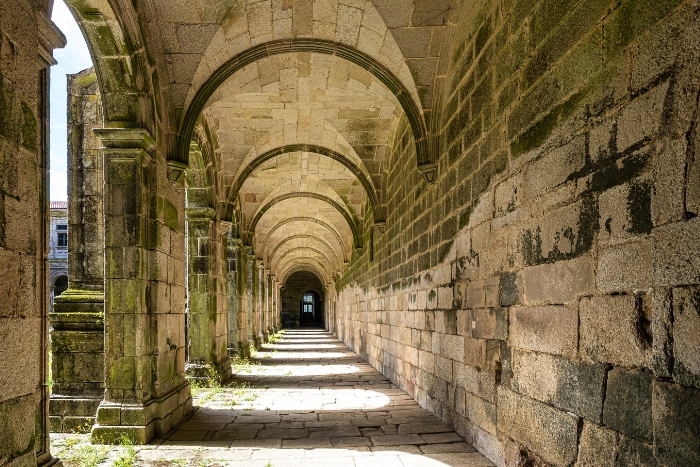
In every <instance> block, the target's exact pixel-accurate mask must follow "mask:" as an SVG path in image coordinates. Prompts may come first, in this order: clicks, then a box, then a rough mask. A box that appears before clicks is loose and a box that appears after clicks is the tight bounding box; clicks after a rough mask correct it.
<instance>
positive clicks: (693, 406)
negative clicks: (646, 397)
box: [652, 381, 700, 465]
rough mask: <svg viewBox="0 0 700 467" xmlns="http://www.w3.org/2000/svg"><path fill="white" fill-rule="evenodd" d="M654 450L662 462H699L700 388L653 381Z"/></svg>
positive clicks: (681, 463)
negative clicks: (699, 399)
mask: <svg viewBox="0 0 700 467" xmlns="http://www.w3.org/2000/svg"><path fill="white" fill-rule="evenodd" d="M652 397H653V400H652V410H653V420H654V454H655V455H656V458H657V459H658V460H659V463H660V464H661V465H693V464H698V463H700V446H698V443H697V440H698V439H700V406H699V405H698V403H697V401H698V398H700V389H695V388H686V387H683V386H679V385H674V384H668V383H662V382H658V381H657V382H655V383H654V392H653V396H652Z"/></svg>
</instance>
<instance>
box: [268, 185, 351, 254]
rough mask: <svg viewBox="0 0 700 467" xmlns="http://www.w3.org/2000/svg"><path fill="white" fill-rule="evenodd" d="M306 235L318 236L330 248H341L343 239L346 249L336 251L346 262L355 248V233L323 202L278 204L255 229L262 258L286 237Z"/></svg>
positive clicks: (302, 200)
mask: <svg viewBox="0 0 700 467" xmlns="http://www.w3.org/2000/svg"><path fill="white" fill-rule="evenodd" d="M300 219H308V220H300ZM312 219H313V221H314V222H312V221H311V220H312ZM288 220H291V222H287V221H288ZM273 229H274V232H272V233H271V235H269V236H268V235H267V234H268V233H269V232H271V231H273ZM303 234H311V235H314V236H315V237H318V238H319V239H322V240H323V241H324V242H326V243H328V244H330V245H338V243H339V238H340V240H342V248H340V251H338V248H339V247H336V251H337V254H338V255H342V254H343V253H344V254H345V257H346V258H348V256H347V255H348V254H349V252H350V251H351V250H352V247H353V242H354V239H353V232H352V229H351V227H350V225H348V222H347V220H346V219H345V218H344V217H343V215H342V214H341V213H340V212H338V211H337V210H336V209H335V208H334V207H333V206H331V205H330V204H328V203H327V202H325V201H322V200H319V199H313V198H292V199H287V200H284V201H281V202H280V203H278V204H275V205H274V206H272V207H271V208H270V209H269V210H267V211H266V212H265V214H264V215H263V216H262V217H261V218H260V220H259V222H258V223H257V225H256V227H255V239H254V249H255V251H256V253H258V254H259V255H260V254H262V253H263V252H265V251H272V250H273V249H274V248H275V247H276V246H277V245H278V244H279V242H280V241H282V240H284V236H285V235H287V236H292V235H303ZM336 235H337V236H336ZM338 237H339V238H338ZM348 259H349V258H348Z"/></svg>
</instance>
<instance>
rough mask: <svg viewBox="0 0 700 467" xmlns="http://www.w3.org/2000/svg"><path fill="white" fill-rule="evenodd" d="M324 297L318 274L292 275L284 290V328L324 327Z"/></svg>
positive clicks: (296, 273) (305, 272)
mask: <svg viewBox="0 0 700 467" xmlns="http://www.w3.org/2000/svg"><path fill="white" fill-rule="evenodd" d="M324 295H325V294H324V290H323V286H322V284H321V280H320V279H319V278H318V276H317V275H316V274H314V273H313V272H310V271H305V270H300V271H297V272H294V273H292V274H291V275H290V276H289V278H288V279H287V281H286V282H285V283H284V288H283V289H282V327H283V328H287V329H299V328H302V327H323V326H324V325H325V316H324V309H323V303H324Z"/></svg>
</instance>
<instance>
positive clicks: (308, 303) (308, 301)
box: [304, 294, 314, 313]
mask: <svg viewBox="0 0 700 467" xmlns="http://www.w3.org/2000/svg"><path fill="white" fill-rule="evenodd" d="M313 312H314V296H313V295H311V294H305V295H304V313H313Z"/></svg>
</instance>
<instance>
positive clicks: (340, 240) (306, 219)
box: [262, 217, 347, 259]
mask: <svg viewBox="0 0 700 467" xmlns="http://www.w3.org/2000/svg"><path fill="white" fill-rule="evenodd" d="M291 222H313V223H315V224H318V225H320V226H321V227H323V228H324V229H326V230H328V231H329V232H331V234H333V236H334V237H335V239H336V240H337V241H338V244H339V245H340V248H341V249H342V256H343V258H344V259H347V251H346V248H345V243H344V242H343V238H342V237H341V236H340V233H339V232H338V231H337V230H336V229H335V228H334V227H333V226H332V225H331V224H328V223H326V222H324V221H322V220H321V219H316V218H315V217H291V218H289V219H283V220H281V221H280V222H278V223H277V224H275V225H274V226H273V227H272V228H271V229H270V230H269V231H268V232H267V234H266V235H265V238H264V240H263V241H262V244H263V248H264V245H266V244H267V241H268V239H269V238H270V236H271V235H272V234H273V233H274V232H275V231H276V230H277V229H279V228H280V227H282V226H284V225H285V224H289V223H291Z"/></svg>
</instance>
